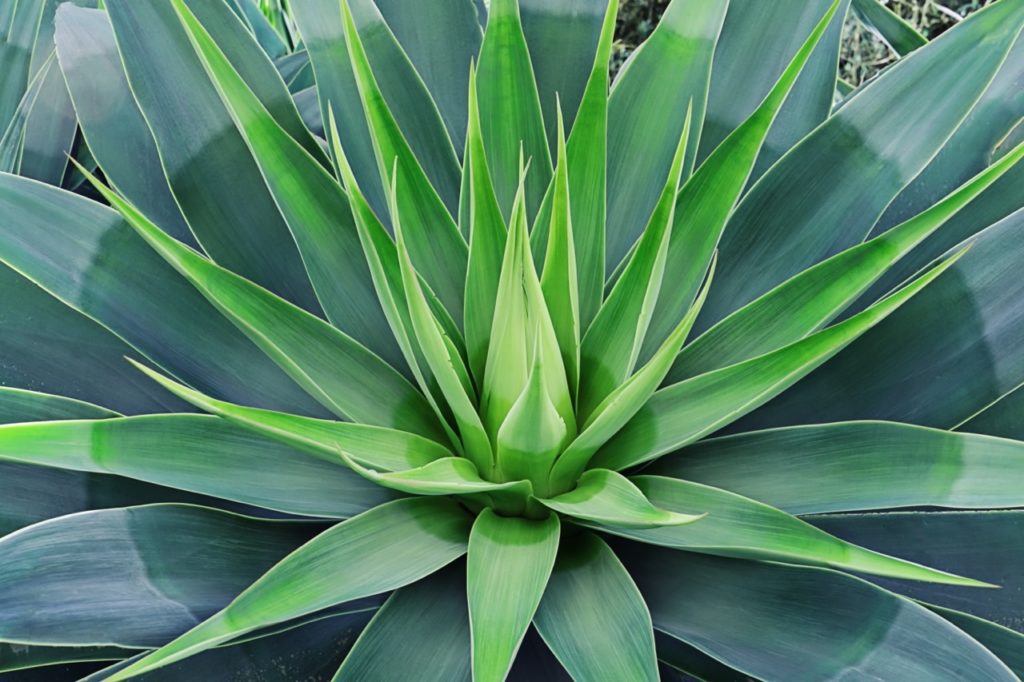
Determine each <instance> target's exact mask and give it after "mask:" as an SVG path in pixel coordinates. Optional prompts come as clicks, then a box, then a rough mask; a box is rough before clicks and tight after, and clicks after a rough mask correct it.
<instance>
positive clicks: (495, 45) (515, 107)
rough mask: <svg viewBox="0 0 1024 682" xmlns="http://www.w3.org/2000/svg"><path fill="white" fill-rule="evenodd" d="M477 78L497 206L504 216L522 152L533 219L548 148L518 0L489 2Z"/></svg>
mask: <svg viewBox="0 0 1024 682" xmlns="http://www.w3.org/2000/svg"><path fill="white" fill-rule="evenodd" d="M477 78H478V88H479V91H480V123H481V129H482V130H483V139H484V146H485V147H486V149H487V158H488V161H489V164H490V169H491V175H492V177H493V178H494V189H495V192H496V193H497V196H498V205H499V206H501V211H502V214H503V215H504V216H505V217H506V218H509V217H510V216H511V214H512V206H513V204H514V202H515V196H516V188H517V186H518V184H519V163H520V152H521V153H522V154H524V155H525V156H526V159H527V161H529V162H530V173H529V175H528V176H527V178H526V205H527V211H526V215H527V218H528V220H529V221H530V222H531V223H532V222H533V217H534V216H535V215H536V214H537V209H538V207H539V206H540V202H541V199H542V198H543V196H544V191H545V190H546V189H547V187H548V184H549V183H550V182H551V152H550V150H549V148H548V141H547V140H548V138H547V133H546V132H545V129H544V118H543V114H542V113H541V103H540V96H539V94H538V91H537V82H536V81H535V80H534V71H533V67H532V63H531V61H530V53H529V48H528V47H527V44H526V37H525V36H524V35H523V25H522V21H521V19H520V15H519V2H518V0H494V2H493V3H491V6H490V12H489V14H488V17H487V30H486V31H485V32H484V41H483V44H482V45H481V46H480V63H479V67H478V69H477Z"/></svg>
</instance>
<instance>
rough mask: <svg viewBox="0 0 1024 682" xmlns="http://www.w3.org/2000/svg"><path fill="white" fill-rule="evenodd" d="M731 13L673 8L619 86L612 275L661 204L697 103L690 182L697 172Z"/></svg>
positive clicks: (614, 99)
mask: <svg viewBox="0 0 1024 682" xmlns="http://www.w3.org/2000/svg"><path fill="white" fill-rule="evenodd" d="M728 5H729V3H728V2H725V1H724V0H673V2H672V3H671V5H670V6H669V7H668V9H667V10H666V11H665V14H664V15H663V16H662V18H661V22H660V23H659V24H658V27H657V28H656V29H655V30H654V33H652V34H651V37H650V38H648V39H647V41H646V42H645V43H644V44H643V45H641V46H640V48H639V49H638V50H637V51H636V52H635V53H634V54H633V56H632V57H631V58H630V60H629V63H628V64H626V65H625V67H624V68H623V69H622V70H621V71H620V72H619V76H618V78H617V79H616V80H615V83H614V85H613V87H612V92H611V98H610V101H609V103H608V105H609V109H608V131H609V133H608V221H607V224H608V225H609V226H610V228H609V231H608V236H607V253H606V256H605V262H606V264H607V265H606V267H607V270H608V272H611V271H612V270H613V269H614V268H615V267H616V266H617V265H618V264H619V262H620V261H622V259H623V258H625V256H626V253H627V251H629V249H630V247H631V246H632V244H633V242H635V241H636V239H637V238H638V237H639V236H640V233H641V232H642V230H643V228H644V225H646V224H647V222H648V220H649V219H650V216H651V213H652V212H653V211H654V206H655V204H657V203H658V196H659V195H660V194H661V189H662V187H664V185H665V178H666V177H668V171H669V168H670V167H671V165H672V157H673V155H674V154H673V152H674V151H675V149H676V143H677V142H678V141H679V137H680V135H681V133H682V130H683V124H684V121H685V119H686V114H687V111H688V109H689V106H690V105H688V103H691V102H692V117H693V126H692V127H691V129H690V135H689V139H688V144H687V153H686V159H685V162H684V164H683V177H684V178H686V177H689V175H690V172H691V171H692V170H693V166H694V160H695V159H696V157H697V141H698V140H699V136H700V130H701V127H702V125H703V122H704V109H705V105H706V102H707V92H708V82H709V80H710V78H711V61H712V57H713V56H714V52H715V45H716V43H717V42H718V35H719V32H720V31H721V28H722V21H723V20H724V19H725V11H726V9H727V8H728Z"/></svg>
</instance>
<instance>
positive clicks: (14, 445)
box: [0, 414, 391, 518]
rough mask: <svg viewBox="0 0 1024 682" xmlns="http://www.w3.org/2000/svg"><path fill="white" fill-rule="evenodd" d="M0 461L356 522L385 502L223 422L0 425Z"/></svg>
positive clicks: (377, 493)
mask: <svg viewBox="0 0 1024 682" xmlns="http://www.w3.org/2000/svg"><path fill="white" fill-rule="evenodd" d="M0 459H4V460H8V461H13V462H21V463H24V464H35V465H39V466H47V467H56V468H60V469H70V470H73V471H83V472H90V473H109V474H118V475H120V476H126V477H129V478H134V479H138V480H141V481H146V482H149V483H155V484H158V485H164V486H169V487H172V488H178V489H181V490H189V491H191V492H194V493H200V494H204V495H211V496H214V497H221V498H225V499H229V500H235V501H237V502H243V503H246V504H252V505H256V506H259V507H264V508H268V509H275V510H278V511H282V512H288V513H292V514H305V515H308V516H326V517H340V518H344V517H347V516H354V515H356V514H358V513H360V512H363V511H365V510H366V509H369V508H371V507H375V506H377V505H378V504H381V503H383V502H386V501H388V500H389V499H390V498H391V496H390V495H388V494H387V493H386V492H384V491H382V490H380V489H379V488H378V487H377V486H374V485H371V484H369V483H364V482H363V481H362V480H361V479H360V478H359V477H358V476H356V475H355V474H353V473H352V472H350V471H348V470H347V469H346V468H345V467H344V464H343V463H342V462H341V461H340V460H338V461H336V462H335V463H333V464H331V463H328V462H326V461H324V460H323V459H316V458H313V457H310V456H309V455H306V454H305V453H302V452H297V451H295V450H293V449H291V448H288V447H285V446H282V445H278V444H276V443H274V442H273V441H269V440H266V439H264V438H261V437H258V436H255V435H252V434H251V433H250V432H248V431H246V430H243V429H241V428H239V427H237V426H233V425H231V424H230V423H228V422H227V421H225V420H223V419H218V418H216V417H204V416H199V415H178V414H169V415H152V416H144V417H129V418H124V419H100V420H96V421H81V420H73V421H51V422H41V423H35V424H31V423H30V424H11V425H7V426H0Z"/></svg>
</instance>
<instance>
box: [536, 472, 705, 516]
mask: <svg viewBox="0 0 1024 682" xmlns="http://www.w3.org/2000/svg"><path fill="white" fill-rule="evenodd" d="M538 502H540V503H541V504H543V505H544V506H545V507H548V508H550V509H553V510H554V511H557V512H558V513H560V514H565V515H566V516H569V517H572V518H574V519H580V520H582V521H589V522H590V523H597V524H603V525H608V526H614V527H617V528H618V527H622V528H652V527H661V526H678V525H681V524H687V523H693V522H694V521H699V520H700V519H702V518H703V517H704V516H705V515H704V514H677V513H674V512H670V511H666V510H664V509H659V508H658V507H656V506H654V505H653V504H651V502H650V501H649V500H648V499H647V498H646V497H645V496H644V494H643V492H641V491H640V489H639V488H637V487H636V486H635V485H633V484H632V483H630V481H629V479H627V478H626V477H625V476H623V475H622V474H619V473H616V472H614V471H609V470H608V469H591V470H590V471H587V472H586V473H584V474H583V475H582V476H581V477H580V479H579V482H578V483H577V485H576V487H575V488H574V489H573V490H570V491H569V492H567V493H562V494H561V495H557V496H555V497H550V498H547V499H539V500H538Z"/></svg>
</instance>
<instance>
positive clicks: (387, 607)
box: [334, 562, 471, 682]
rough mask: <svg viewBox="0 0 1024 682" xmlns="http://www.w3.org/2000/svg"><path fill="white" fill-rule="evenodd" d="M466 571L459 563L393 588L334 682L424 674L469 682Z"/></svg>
mask: <svg viewBox="0 0 1024 682" xmlns="http://www.w3.org/2000/svg"><path fill="white" fill-rule="evenodd" d="M469 642H470V640H469V614H468V612H467V610H466V578H465V567H464V566H463V565H462V563H461V562H460V563H458V564H456V565H454V566H451V567H449V568H445V569H443V570H440V571H438V572H437V573H435V574H434V575H432V576H430V577H428V578H425V579H423V580H420V581H419V582H417V583H414V584H412V585H409V586H408V587H403V588H401V589H399V590H397V591H396V592H395V593H394V594H393V595H391V597H389V598H388V600H387V602H385V604H384V606H383V607H381V609H380V610H379V611H378V612H377V614H376V616H374V619H373V620H372V621H370V624H369V625H368V626H367V627H366V629H365V630H364V631H363V633H362V634H361V635H360V636H359V639H358V640H357V641H356V643H355V646H354V647H353V648H352V652H351V653H350V654H349V655H348V656H347V657H346V658H345V662H344V663H343V664H342V666H341V668H340V669H339V670H338V672H337V674H336V675H335V676H334V682H362V680H373V679H377V680H412V679H417V678H419V677H422V676H423V675H424V673H425V671H430V674H433V675H436V676H437V677H438V678H439V679H444V680H446V681H450V682H470V679H471V677H470V656H471V654H470V644H469Z"/></svg>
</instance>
